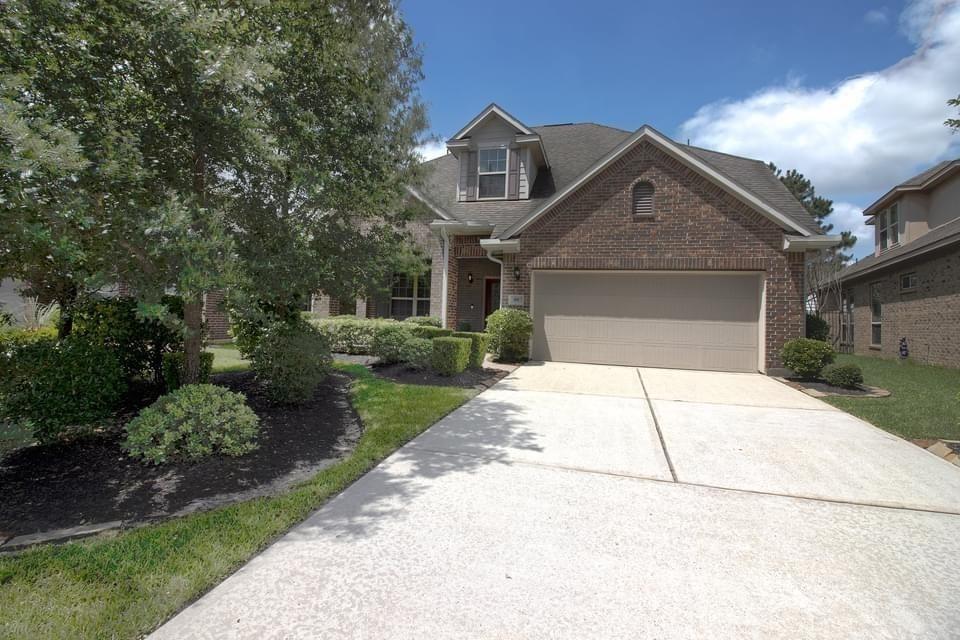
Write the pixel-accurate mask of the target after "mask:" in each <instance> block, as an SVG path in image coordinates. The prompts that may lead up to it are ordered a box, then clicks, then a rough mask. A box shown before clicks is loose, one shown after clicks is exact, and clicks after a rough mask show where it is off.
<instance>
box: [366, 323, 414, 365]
mask: <svg viewBox="0 0 960 640" xmlns="http://www.w3.org/2000/svg"><path fill="white" fill-rule="evenodd" d="M412 337H413V335H412V333H411V328H410V327H409V326H407V325H405V324H402V323H399V322H396V323H393V324H387V325H384V326H382V327H380V328H379V329H377V332H376V333H375V334H374V336H373V345H372V348H371V350H370V351H371V353H372V355H374V356H376V357H378V358H380V362H382V363H384V364H393V363H395V362H401V361H402V360H403V347H404V345H405V344H406V343H407V341H408V340H410V338H412Z"/></svg>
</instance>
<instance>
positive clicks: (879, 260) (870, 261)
mask: <svg viewBox="0 0 960 640" xmlns="http://www.w3.org/2000/svg"><path fill="white" fill-rule="evenodd" d="M954 244H960V218H956V219H954V220H951V221H950V222H945V223H943V224H941V225H940V226H938V227H934V228H933V229H931V230H930V231H928V232H927V233H925V234H923V235H922V236H920V237H919V238H917V239H916V240H914V241H913V242H908V243H907V244H903V245H900V246H899V247H895V248H893V249H890V250H888V251H885V252H883V253H881V254H880V255H879V256H877V255H871V256H867V257H866V258H863V259H862V260H860V261H859V262H856V263H854V264H852V265H850V266H849V267H847V268H846V269H844V270H843V272H842V273H841V274H840V279H841V280H851V279H853V278H857V277H859V276H863V275H866V274H868V273H872V272H874V271H876V270H878V269H882V268H884V267H885V266H887V264H889V263H892V262H895V261H899V260H901V259H908V258H911V257H914V256H917V255H921V254H923V253H925V252H926V251H928V250H932V249H934V248H937V247H942V246H944V245H948V246H952V245H954Z"/></svg>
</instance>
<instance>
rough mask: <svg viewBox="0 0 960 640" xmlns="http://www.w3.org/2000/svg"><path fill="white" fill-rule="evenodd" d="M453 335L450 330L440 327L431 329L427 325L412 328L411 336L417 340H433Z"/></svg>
mask: <svg viewBox="0 0 960 640" xmlns="http://www.w3.org/2000/svg"><path fill="white" fill-rule="evenodd" d="M452 334H453V330H451V329H442V328H440V327H432V326H429V325H419V326H416V327H414V328H413V335H415V336H416V337H418V338H427V339H429V340H433V339H434V338H445V337H447V336H450V335H452Z"/></svg>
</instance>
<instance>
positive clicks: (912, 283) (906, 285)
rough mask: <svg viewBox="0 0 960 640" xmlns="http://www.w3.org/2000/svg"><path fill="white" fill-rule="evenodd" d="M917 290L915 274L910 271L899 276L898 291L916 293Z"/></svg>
mask: <svg viewBox="0 0 960 640" xmlns="http://www.w3.org/2000/svg"><path fill="white" fill-rule="evenodd" d="M916 289H917V273H916V272H915V271H911V272H910V273H901V274H900V291H903V292H909V291H916Z"/></svg>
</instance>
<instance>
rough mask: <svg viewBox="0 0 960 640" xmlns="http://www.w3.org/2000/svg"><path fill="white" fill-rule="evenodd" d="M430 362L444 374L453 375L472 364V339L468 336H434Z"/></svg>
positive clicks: (437, 370) (438, 371)
mask: <svg viewBox="0 0 960 640" xmlns="http://www.w3.org/2000/svg"><path fill="white" fill-rule="evenodd" d="M432 342H433V354H432V355H431V357H430V364H431V366H432V367H433V368H434V370H436V372H437V373H439V374H440V375H442V376H453V375H456V374H458V373H460V372H462V371H463V370H464V369H466V368H467V365H468V364H470V345H471V341H470V340H469V339H467V338H453V337H444V336H441V337H439V338H434V339H433V340H432Z"/></svg>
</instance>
